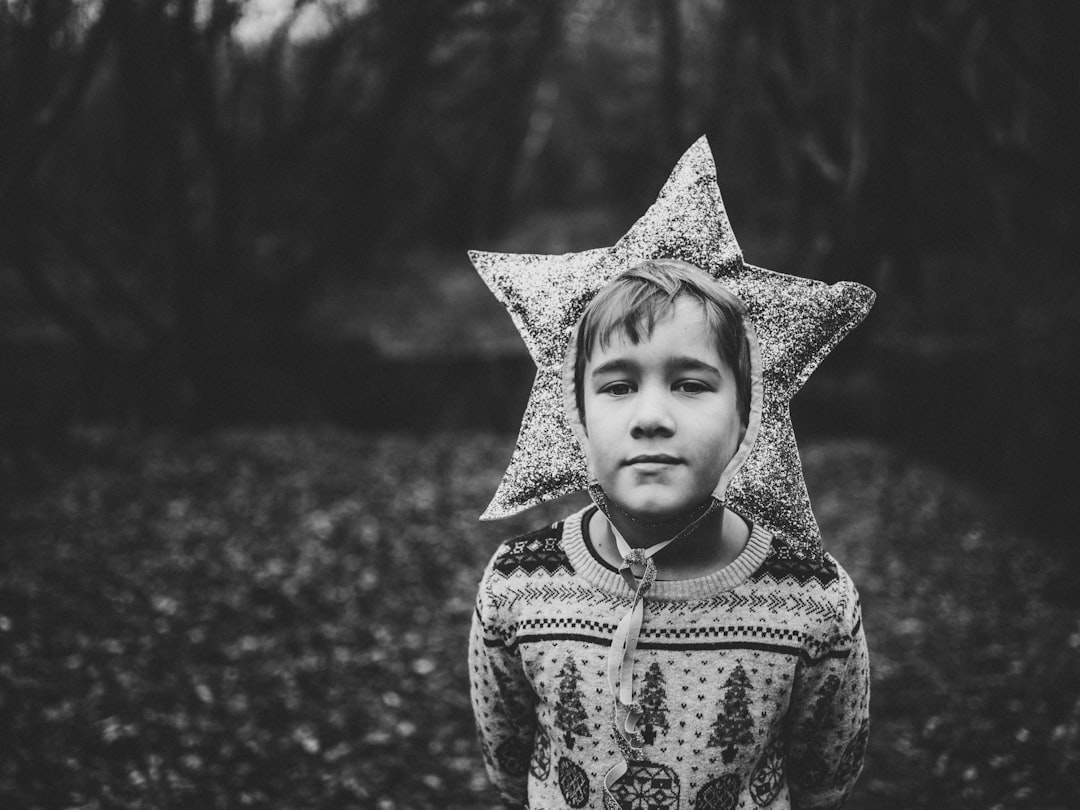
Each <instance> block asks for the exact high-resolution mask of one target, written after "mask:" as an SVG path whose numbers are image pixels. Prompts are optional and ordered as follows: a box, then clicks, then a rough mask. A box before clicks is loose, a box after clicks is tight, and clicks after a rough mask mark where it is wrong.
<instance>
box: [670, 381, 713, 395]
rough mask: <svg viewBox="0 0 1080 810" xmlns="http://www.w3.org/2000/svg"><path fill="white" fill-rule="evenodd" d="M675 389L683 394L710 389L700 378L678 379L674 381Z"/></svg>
mask: <svg viewBox="0 0 1080 810" xmlns="http://www.w3.org/2000/svg"><path fill="white" fill-rule="evenodd" d="M675 390H676V391H681V392H683V393H684V394H703V393H705V392H706V391H709V390H711V389H710V388H709V386H708V385H706V384H705V383H703V382H701V380H679V381H678V382H677V383H675Z"/></svg>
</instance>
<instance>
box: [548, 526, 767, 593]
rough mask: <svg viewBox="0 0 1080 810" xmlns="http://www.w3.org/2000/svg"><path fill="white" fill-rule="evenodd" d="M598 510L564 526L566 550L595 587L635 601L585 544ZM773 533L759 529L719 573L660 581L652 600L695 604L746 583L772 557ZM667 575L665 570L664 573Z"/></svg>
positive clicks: (656, 585) (751, 532)
mask: <svg viewBox="0 0 1080 810" xmlns="http://www.w3.org/2000/svg"><path fill="white" fill-rule="evenodd" d="M595 510H596V507H595V506H591V505H590V506H586V507H585V508H583V509H581V510H580V511H578V512H575V513H574V514H572V515H570V516H569V517H568V518H567V519H566V522H565V525H564V526H563V548H564V549H565V551H566V556H567V557H569V559H570V563H571V565H573V566H574V570H575V571H576V572H577V573H578V574H579V575H580V576H582V577H584V578H585V579H586V580H588V581H589V582H590V583H591V584H592V585H595V586H596V587H597V588H600V589H601V590H603V591H606V592H607V593H610V594H613V595H615V596H623V597H626V598H627V599H632V598H633V596H634V592H633V591H632V590H631V589H630V587H629V586H628V585H627V584H626V582H625V581H624V580H623V578H622V576H621V575H620V574H619V572H618V571H616V570H615V569H614V568H612V567H610V566H609V565H607V564H606V563H604V562H603V561H601V560H600V559H598V558H597V556H596V555H595V553H594V552H593V550H592V549H590V548H589V544H588V543H587V542H586V541H585V531H587V529H585V528H584V522H585V521H586V520H587V519H588V518H589V517H590V516H591V515H592V513H593V512H594V511H595ZM771 545H772V533H771V532H769V531H767V530H765V529H763V528H761V526H758V525H755V526H753V527H752V528H751V530H750V537H749V538H748V539H747V541H746V545H745V546H744V547H743V550H742V551H740V552H739V555H738V556H737V557H736V558H735V559H734V560H732V561H731V562H730V563H728V564H727V565H725V566H724V567H723V568H721V569H720V570H718V571H713V572H712V573H711V574H706V575H705V576H703V577H694V578H692V579H658V580H657V581H656V583H655V584H654V585H653V587H652V590H650V591H649V599H650V600H664V601H694V600H698V599H708V598H709V597H711V596H715V595H717V594H719V593H722V592H723V591H729V590H731V589H732V588H734V587H736V586H738V585H741V584H742V583H744V582H745V581H746V580H747V579H748V578H749V577H750V575H751V574H753V573H754V571H756V570H757V569H758V568H759V567H761V564H762V563H763V562H765V558H766V557H767V556H768V554H769V547H770V546H771ZM660 573H661V575H663V568H661V569H660Z"/></svg>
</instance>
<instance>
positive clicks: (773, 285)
mask: <svg viewBox="0 0 1080 810" xmlns="http://www.w3.org/2000/svg"><path fill="white" fill-rule="evenodd" d="M469 256H470V258H471V259H472V262H473V264H474V265H475V266H476V269H477V271H478V272H479V274H480V276H481V277H482V278H483V279H484V282H485V283H486V284H487V285H488V287H489V288H490V289H491V291H492V292H493V293H494V294H495V297H496V298H498V299H499V300H500V301H501V302H502V303H503V304H504V305H505V306H506V308H507V310H509V312H510V317H511V318H512V319H513V321H514V324H515V325H516V326H517V328H518V331H519V332H520V333H521V336H522V338H523V339H524V341H525V345H526V346H527V347H528V350H529V354H530V355H531V356H532V359H533V361H534V362H535V363H536V368H537V372H536V380H535V382H534V384H533V389H532V394H531V396H530V398H529V402H528V405H527V406H526V408H525V415H524V417H523V420H522V425H521V431H520V433H519V435H518V441H517V446H516V448H515V450H514V454H513V457H512V458H511V460H510V466H509V468H508V469H507V470H506V473H505V475H504V476H503V479H502V482H501V483H500V485H499V488H498V490H497V491H496V493H495V497H494V499H493V500H492V501H491V503H490V505H489V506H488V508H487V510H486V511H485V512H484V514H483V515H481V519H483V520H494V519H498V518H503V517H508V516H510V515H513V514H515V513H517V512H520V511H522V510H524V509H527V508H529V507H531V506H535V505H537V504H540V503H543V502H545V501H548V500H551V499H553V498H557V497H559V496H562V495H566V494H568V493H571V492H576V491H578V490H581V489H584V488H585V487H586V486H587V485H588V484H589V480H590V476H589V467H588V463H587V460H586V458H585V453H584V451H583V450H582V447H581V445H580V443H579V441H578V438H577V436H576V435H575V432H574V430H573V428H572V426H571V424H570V419H569V415H568V413H567V409H566V406H565V402H564V393H565V392H564V388H563V385H564V381H563V376H564V364H565V362H566V354H567V348H568V346H569V345H570V343H571V338H572V335H573V333H574V329H575V327H576V325H577V322H578V320H579V319H580V317H581V315H582V312H583V311H584V309H585V307H586V305H587V304H588V303H589V301H591V300H592V298H593V297H594V296H595V295H596V293H597V292H599V290H600V289H601V288H603V287H604V286H605V285H606V284H607V283H608V282H609V281H611V279H612V278H614V277H615V276H617V275H619V274H620V273H622V272H623V271H625V270H628V269H629V268H630V267H632V266H634V265H635V264H637V263H639V262H641V261H645V260H647V259H662V258H666V259H681V260H683V261H686V262H690V263H691V264H693V265H696V266H697V267H700V268H701V269H702V270H704V271H706V272H708V273H711V274H712V275H713V276H715V277H716V278H717V279H718V280H719V281H720V282H721V283H722V284H723V285H724V286H725V287H727V288H728V289H729V290H731V291H732V292H733V293H734V294H735V295H737V296H738V297H739V298H740V299H741V300H742V302H743V303H744V304H745V305H746V309H747V314H748V317H749V319H750V322H751V326H752V329H753V331H754V333H755V334H756V337H757V341H758V344H759V346H760V355H761V384H762V394H763V396H762V409H761V424H760V427H759V432H758V435H757V437H756V440H755V441H754V443H753V446H752V447H751V448H750V450H749V454H748V455H747V457H746V458H745V460H744V461H743V463H742V465H741V466H740V467H739V468H738V470H737V471H736V472H735V473H734V475H733V477H732V478H731V481H730V482H729V484H728V488H727V496H726V499H727V505H728V506H729V507H730V508H732V509H733V510H734V511H736V512H738V513H739V514H741V515H742V516H743V517H744V518H746V519H748V520H749V521H751V522H754V523H758V524H761V525H763V526H764V527H765V528H767V529H769V530H770V531H772V532H773V534H774V535H775V536H776V538H777V541H778V542H777V548H778V549H780V550H781V551H782V553H785V554H788V555H790V556H793V557H802V558H812V557H816V556H817V555H819V554H820V551H821V534H820V530H819V529H818V525H817V521H816V520H815V519H814V514H813V512H812V511H811V508H810V499H809V495H808V494H807V491H806V483H805V481H804V480H803V475H802V462H801V460H800V458H799V451H798V447H797V446H796V443H795V433H794V431H793V429H792V426H791V414H790V410H789V405H790V401H791V398H792V396H793V395H794V394H795V393H796V392H797V391H798V390H799V388H801V387H802V385H803V384H804V383H805V382H806V380H807V378H808V377H809V376H810V374H811V372H813V370H814V369H815V368H816V367H817V365H818V363H820V362H821V361H822V359H823V358H824V357H825V355H827V354H828V353H829V352H830V351H832V349H833V347H835V346H836V344H837V343H839V342H840V340H841V339H842V338H843V337H844V336H845V335H846V334H847V333H848V332H849V331H851V329H853V328H854V327H855V326H856V325H857V324H858V323H859V322H860V321H861V320H862V319H863V318H864V317H865V316H866V314H867V312H869V310H870V307H871V306H872V305H873V302H874V293H873V291H872V290H870V289H869V288H867V287H865V286H863V285H861V284H856V283H854V282H848V281H841V282H837V283H836V284H831V285H830V284H825V283H824V282H821V281H815V280H812V279H805V278H799V277H796V276H789V275H785V274H782V273H774V272H772V271H769V270H764V269H762V268H760V267H754V266H753V265H750V264H746V263H745V262H744V261H743V257H742V250H741V249H740V248H739V244H738V242H737V241H736V240H735V235H734V233H733V232H732V230H731V224H730V223H729V221H728V217H727V212H726V210H725V209H724V203H723V201H722V200H721V198H720V189H719V188H718V186H717V182H716V166H715V164H714V163H713V159H712V152H711V151H710V149H709V145H708V142H707V141H706V139H705V138H704V137H702V138H700V139H699V140H698V141H697V142H696V143H694V144H693V146H691V147H690V149H689V150H688V151H687V152H686V154H685V155H683V157H682V159H681V160H679V162H678V164H677V165H676V166H675V169H674V171H673V172H672V173H671V177H669V178H668V181H667V183H666V184H665V185H664V187H663V189H662V190H661V191H660V196H659V197H658V198H657V200H656V202H655V203H653V205H652V206H651V207H650V208H649V210H648V211H647V212H646V213H645V215H644V216H643V217H641V219H639V220H638V221H637V222H636V223H634V225H633V227H632V228H631V229H630V230H629V231H628V232H627V233H626V234H625V235H624V236H623V237H622V238H621V239H619V241H618V242H616V243H615V244H614V245H612V246H611V247H607V248H597V249H594V250H586V251H583V252H581V253H566V254H563V255H557V256H552V255H533V254H514V253H489V252H482V251H470V253H469Z"/></svg>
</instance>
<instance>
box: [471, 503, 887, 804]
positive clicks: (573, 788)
mask: <svg viewBox="0 0 1080 810" xmlns="http://www.w3.org/2000/svg"><path fill="white" fill-rule="evenodd" d="M592 511H593V510H592V508H591V507H590V508H587V509H583V510H581V511H580V512H577V513H575V514H574V515H571V516H570V517H569V518H567V520H566V521H565V522H563V523H559V524H557V525H555V526H552V527H548V528H545V529H542V530H540V531H537V532H533V533H531V534H528V535H525V536H523V537H519V538H516V539H514V540H511V541H509V542H507V543H504V544H503V545H502V546H500V548H499V549H498V550H497V551H496V553H495V555H494V557H493V558H492V560H491V562H490V563H489V565H488V567H487V569H486V570H485V573H484V577H483V580H482V581H481V583H480V589H479V593H478V596H477V606H476V612H475V614H474V617H473V627H472V633H471V636H470V641H469V657H470V673H471V680H472V684H471V687H472V701H473V709H474V712H475V715H476V721H477V727H478V730H479V733H480V741H481V748H482V751H483V754H484V760H485V764H486V765H487V769H488V773H489V775H490V777H491V779H492V781H493V783H494V784H495V786H496V787H497V789H498V790H499V791H500V793H502V795H503V796H504V798H505V799H506V800H507V801H509V802H511V803H514V804H518V805H522V806H526V807H529V808H532V810H549V808H560V807H571V808H603V807H604V799H603V779H604V774H605V773H606V772H607V770H608V769H609V768H610V767H611V765H612V764H613V763H614V762H616V761H617V760H618V758H619V751H618V747H617V745H616V742H615V739H614V737H613V735H612V727H611V710H612V697H611V695H610V694H609V692H608V686H607V659H608V650H609V647H610V644H611V639H612V635H613V634H614V631H615V628H616V626H617V624H618V622H619V619H620V618H621V617H622V616H623V615H624V614H625V613H626V611H627V609H628V606H629V604H630V600H631V598H632V592H631V591H630V589H629V587H628V586H627V585H626V583H625V582H624V581H623V580H622V578H621V577H620V576H619V575H618V573H617V572H616V571H615V570H614V569H613V568H611V567H610V566H609V565H607V564H606V563H604V562H603V561H601V560H599V559H598V558H597V557H596V555H595V554H594V552H593V551H592V549H591V545H590V543H589V541H588V536H587V521H588V517H589V515H590V514H591V513H592ZM634 679H635V686H634V693H635V696H636V698H637V699H638V700H639V701H640V702H641V705H642V709H643V722H642V731H643V737H644V740H645V747H644V748H643V749H642V750H641V752H640V758H638V759H635V760H633V761H631V762H630V767H629V770H628V772H627V773H626V774H625V775H624V776H623V777H622V778H621V779H620V780H619V781H618V782H617V783H616V784H615V786H614V789H613V793H614V795H615V798H616V800H617V801H618V804H619V807H620V808H622V809H623V810H669V809H670V810H681V809H682V808H687V809H688V810H689V809H690V808H693V810H714V809H715V810H734V808H769V809H770V810H782V809H784V808H837V807H841V806H842V805H843V803H844V802H845V800H846V799H847V796H848V794H849V793H850V791H851V788H852V787H853V785H854V783H855V780H856V778H857V777H858V775H859V772H860V770H861V768H862V761H863V755H864V753H865V749H866V742H867V734H868V726H869V720H868V711H869V663H868V655H867V649H866V641H865V636H864V635H863V629H862V621H861V614H860V609H859V601H858V595H857V593H856V590H855V587H854V585H853V584H852V582H851V579H850V578H849V577H848V575H847V573H846V572H845V571H844V570H843V568H841V567H840V565H839V564H838V563H837V562H836V561H835V560H833V559H832V558H831V557H830V556H829V555H827V554H826V555H824V556H823V558H822V559H821V561H820V562H818V563H816V564H815V563H810V562H804V561H798V560H796V561H792V560H790V559H785V558H784V557H783V556H782V555H777V554H776V553H775V549H774V548H773V547H772V538H771V536H770V535H769V533H768V532H766V531H764V530H763V529H760V528H758V527H755V528H754V529H753V531H752V532H751V535H750V539H749V541H748V542H747V545H746V548H744V549H743V551H742V553H741V554H740V555H739V557H738V558H737V559H736V560H735V561H734V562H733V563H731V564H730V565H728V566H727V567H725V568H724V569H722V570H721V571H720V572H716V573H714V574H710V575H708V576H705V577H700V578H697V579H692V580H680V581H664V580H659V581H657V583H656V585H655V587H654V590H653V591H652V592H651V594H650V598H649V599H648V601H647V602H646V606H645V622H644V625H643V628H642V631H641V637H640V641H639V644H638V649H637V654H636V657H635V661H634Z"/></svg>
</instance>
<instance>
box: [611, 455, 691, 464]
mask: <svg viewBox="0 0 1080 810" xmlns="http://www.w3.org/2000/svg"><path fill="white" fill-rule="evenodd" d="M625 464H626V466H632V465H634V464H682V459H681V458H677V457H675V456H669V455H665V454H663V453H656V454H650V455H641V456H634V457H633V458H631V459H627V461H626V462H625Z"/></svg>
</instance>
